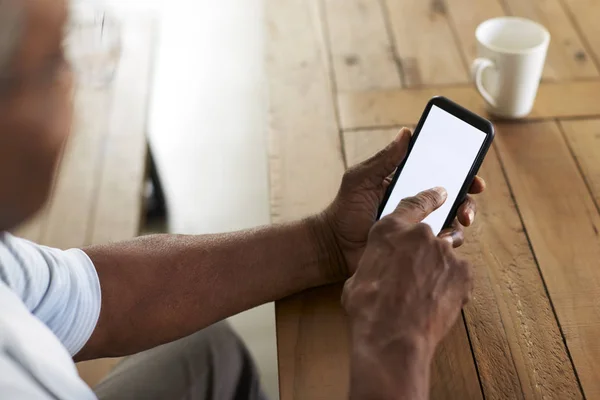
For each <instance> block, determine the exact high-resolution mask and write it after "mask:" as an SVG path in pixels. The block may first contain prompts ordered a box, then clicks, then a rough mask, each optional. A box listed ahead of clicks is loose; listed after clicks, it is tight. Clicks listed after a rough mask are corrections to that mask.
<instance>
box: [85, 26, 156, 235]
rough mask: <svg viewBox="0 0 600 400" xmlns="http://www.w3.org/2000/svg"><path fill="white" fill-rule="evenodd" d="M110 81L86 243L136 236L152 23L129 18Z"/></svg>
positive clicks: (141, 194)
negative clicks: (110, 93) (104, 134)
mask: <svg viewBox="0 0 600 400" xmlns="http://www.w3.org/2000/svg"><path fill="white" fill-rule="evenodd" d="M126 29H127V32H126V33H125V34H124V36H123V37H124V40H123V49H124V51H123V55H122V58H121V66H120V68H119V71H118V73H117V75H116V77H115V82H114V83H113V85H114V92H113V103H112V107H111V109H110V114H109V117H108V121H109V122H108V136H107V143H106V150H105V151H104V157H103V160H102V163H101V173H100V178H99V179H100V182H99V188H98V194H97V203H96V206H95V209H94V214H93V215H92V221H91V229H90V231H89V240H88V241H89V242H90V243H92V244H96V243H106V242H109V241H117V240H124V239H130V238H132V237H135V236H137V235H138V233H139V228H140V222H141V217H142V207H143V189H144V185H145V175H146V155H147V143H146V120H147V107H148V98H149V95H150V75H151V71H152V57H153V47H154V42H155V37H154V34H155V23H154V21H153V20H152V19H141V20H137V21H136V20H131V22H130V23H128V25H127V27H126Z"/></svg>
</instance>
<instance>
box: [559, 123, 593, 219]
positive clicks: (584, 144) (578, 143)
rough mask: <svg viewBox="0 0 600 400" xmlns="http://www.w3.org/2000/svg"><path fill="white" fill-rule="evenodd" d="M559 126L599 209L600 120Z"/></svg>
mask: <svg viewBox="0 0 600 400" xmlns="http://www.w3.org/2000/svg"><path fill="white" fill-rule="evenodd" d="M560 125H561V127H562V130H563V132H564V133H565V136H566V138H567V142H568V143H569V146H570V147H571V149H572V151H573V153H574V154H575V158H576V160H577V163H578V164H579V167H580V168H581V171H582V172H583V176H584V178H585V180H586V182H587V184H588V186H589V188H590V190H591V192H592V196H593V197H594V199H595V201H596V206H597V207H599V208H600V119H591V120H579V121H562V122H561V123H560Z"/></svg>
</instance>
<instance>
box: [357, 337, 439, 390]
mask: <svg viewBox="0 0 600 400" xmlns="http://www.w3.org/2000/svg"><path fill="white" fill-rule="evenodd" d="M432 358H433V351H432V350H431V348H430V346H429V345H428V344H427V343H426V341H425V340H423V339H421V338H418V337H414V338H413V337H403V338H394V339H393V340H388V341H385V342H382V341H379V342H375V341H373V340H370V339H368V340H365V338H364V337H359V338H353V348H352V360H351V363H352V364H351V365H352V369H351V395H350V398H351V399H365V398H368V399H377V400H392V399H393V400H399V399H426V398H428V393H429V375H430V366H431V360H432Z"/></svg>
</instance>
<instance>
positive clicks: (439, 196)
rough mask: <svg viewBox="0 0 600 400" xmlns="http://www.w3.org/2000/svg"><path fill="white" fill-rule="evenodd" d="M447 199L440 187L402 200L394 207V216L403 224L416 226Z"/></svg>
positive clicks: (444, 191)
mask: <svg viewBox="0 0 600 400" xmlns="http://www.w3.org/2000/svg"><path fill="white" fill-rule="evenodd" d="M447 197H448V192H446V189H444V188H441V187H436V188H433V189H429V190H425V191H423V192H421V193H419V194H417V195H416V196H414V197H407V198H406V199H402V201H401V202H400V204H398V207H396V210H395V211H394V215H396V216H398V217H400V219H402V220H404V221H405V222H409V223H413V224H418V223H419V222H421V221H423V220H424V219H425V218H426V217H427V216H428V215H429V214H431V213H432V212H434V211H435V210H437V209H438V208H440V207H441V206H442V204H444V202H445V201H446V198H447Z"/></svg>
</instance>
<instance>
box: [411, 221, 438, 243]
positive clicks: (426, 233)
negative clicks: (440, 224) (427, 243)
mask: <svg viewBox="0 0 600 400" xmlns="http://www.w3.org/2000/svg"><path fill="white" fill-rule="evenodd" d="M413 232H414V233H415V235H416V236H417V237H418V238H420V239H424V240H429V239H433V237H434V236H433V231H432V230H431V227H430V226H429V225H427V224H425V223H422V222H421V223H419V224H416V225H415V226H414V228H413Z"/></svg>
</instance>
